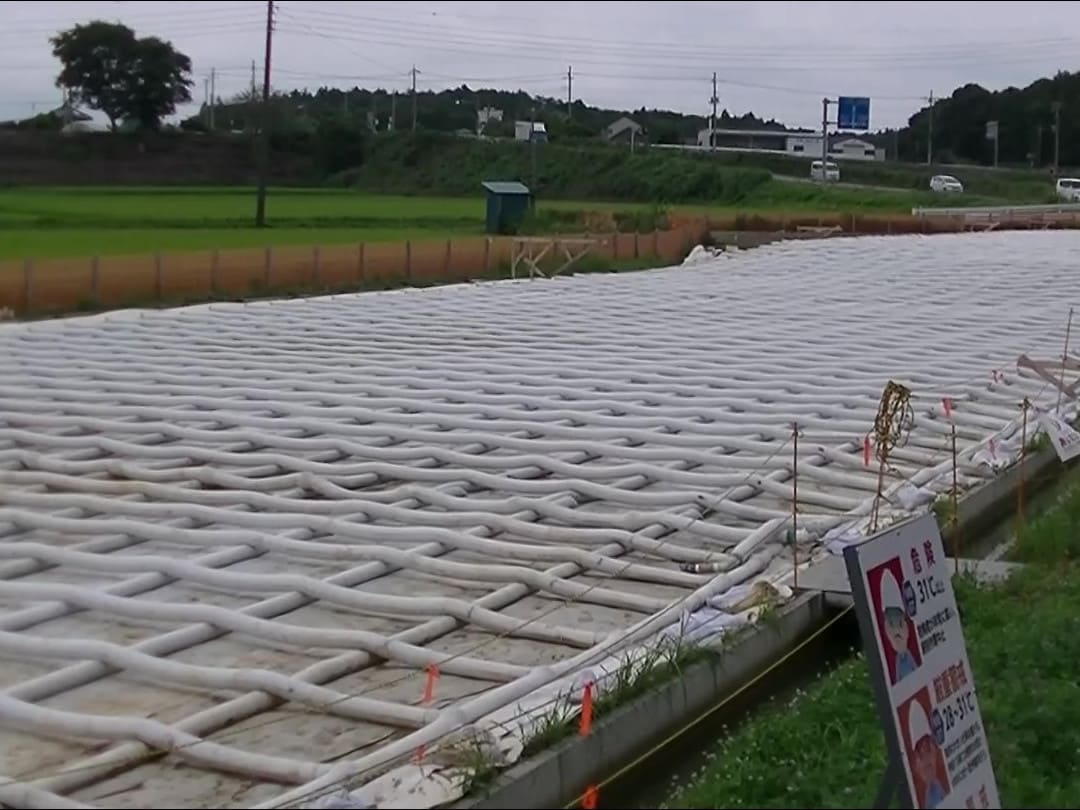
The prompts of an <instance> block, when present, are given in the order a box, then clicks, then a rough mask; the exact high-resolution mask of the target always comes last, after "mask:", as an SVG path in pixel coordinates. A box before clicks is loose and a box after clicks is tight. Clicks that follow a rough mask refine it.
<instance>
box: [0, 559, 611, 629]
mask: <svg viewBox="0 0 1080 810" xmlns="http://www.w3.org/2000/svg"><path fill="white" fill-rule="evenodd" d="M5 557H6V558H15V559H18V558H19V557H33V558H35V559H38V560H42V561H44V562H47V563H49V564H51V565H70V566H71V567H73V568H81V569H86V570H91V571H105V572H108V573H112V574H131V573H141V572H145V571H150V572H155V573H160V574H165V575H166V576H168V577H170V578H172V579H181V580H186V581H189V582H196V583H199V584H200V585H206V586H209V587H211V588H216V589H218V590H221V591H225V592H239V593H281V592H282V591H296V592H297V593H301V594H303V595H304V596H307V597H310V598H311V599H321V600H323V601H325V602H329V603H331V604H335V605H341V606H343V607H349V608H353V609H355V610H359V611H370V612H374V613H393V614H403V615H411V616H443V615H445V616H453V617H454V618H455V619H457V620H458V621H460V622H462V623H464V624H474V625H476V626H478V627H483V628H485V629H487V630H491V631H493V632H496V633H501V634H505V635H518V636H520V637H522V638H533V639H537V640H539V641H548V642H551V643H554V644H565V645H567V646H570V647H581V648H588V647H591V646H593V645H594V644H596V643H597V642H598V641H600V640H601V639H602V638H603V637H604V636H603V635H601V634H597V633H590V632H587V631H584V630H576V629H574V628H570V627H559V626H552V625H547V624H544V623H542V622H536V623H533V624H529V625H528V626H526V627H524V628H522V627H521V626H520V625H521V621H520V620H518V619H514V618H512V617H510V616H504V615H502V614H501V613H497V612H495V611H493V610H485V609H484V608H481V607H477V606H476V605H475V604H473V603H471V602H465V601H464V600H461V599H451V598H448V597H429V598H423V597H413V596H393V595H387V594H372V593H364V592H363V591H357V590H354V589H352V588H343V587H341V586H340V585H333V584H331V583H328V582H323V581H322V580H319V579H315V578H313V577H308V576H302V575H300V574H242V573H239V572H235V571H227V570H215V569H212V568H206V567H203V566H201V565H194V564H192V563H189V562H185V561H183V560H177V559H174V558H172V557H163V556H160V555H149V554H145V555H144V554H139V555H129V556H124V555H120V554H106V555H100V554H84V553H81V552H78V551H71V550H69V549H64V548H56V547H54V546H47V545H45V544H43V543H18V542H13V543H0V558H5Z"/></svg>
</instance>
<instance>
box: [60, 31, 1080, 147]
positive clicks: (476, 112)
mask: <svg viewBox="0 0 1080 810" xmlns="http://www.w3.org/2000/svg"><path fill="white" fill-rule="evenodd" d="M50 43H51V45H52V51H53V55H54V56H55V57H56V58H57V59H58V60H59V61H60V64H61V70H60V73H59V74H58V76H57V78H56V84H57V86H59V87H61V88H63V89H64V90H65V92H66V94H67V98H68V99H69V102H70V103H71V104H72V105H78V106H85V107H87V108H90V109H94V110H99V111H101V112H102V113H104V114H105V116H106V117H107V118H108V120H109V124H110V127H111V128H113V129H115V128H116V127H117V126H118V125H120V124H121V123H123V124H127V125H129V126H131V127H133V128H137V129H158V128H160V127H161V124H162V120H163V119H165V118H166V117H168V116H170V115H172V114H174V113H175V112H176V108H177V107H178V106H179V105H181V104H186V103H188V102H190V101H191V88H192V85H193V82H192V79H191V60H190V58H188V57H187V56H186V55H185V54H183V53H182V52H180V51H178V50H177V49H176V48H175V47H174V46H173V45H172V44H171V43H169V42H167V41H164V40H162V39H159V38H157V37H153V36H147V37H139V36H136V34H135V32H134V31H133V30H132V29H130V28H128V27H127V26H125V25H123V24H120V23H110V22H104V21H101V20H94V21H91V22H89V23H86V24H80V25H76V26H74V27H72V28H70V29H68V30H65V31H61V32H59V33H57V34H56V35H55V36H54V37H52V38H51V40H50ZM215 101H216V100H215ZM413 103H414V100H413V99H412V98H411V97H410V95H409V94H407V93H392V92H391V91H388V90H385V89H375V90H369V89H364V88H359V87H353V88H351V89H339V88H327V87H323V88H319V89H317V90H314V91H311V90H294V91H292V92H288V93H281V92H275V93H274V94H273V96H272V104H271V107H270V109H269V110H268V111H264V110H262V109H261V102H260V99H259V97H258V94H257V93H254V92H251V93H245V94H241V95H239V96H237V97H234V98H231V99H228V100H227V101H225V102H224V103H215V108H214V121H215V128H219V129H223V130H229V131H236V130H254V129H255V128H256V126H258V125H259V123H260V122H261V120H262V116H263V115H266V116H267V120H268V122H269V126H270V129H271V132H272V133H273V134H274V136H275V137H276V138H277V139H278V140H282V139H284V140H289V139H293V140H300V141H303V140H305V139H310V138H312V137H317V136H318V140H319V142H320V143H322V147H320V148H323V149H325V150H326V151H327V152H328V153H330V152H333V151H334V150H338V151H341V152H342V154H341V155H339V156H337V157H336V158H335V157H334V156H333V155H331V154H328V155H327V158H328V162H330V163H333V164H335V165H340V164H341V163H343V162H346V161H347V159H348V158H349V157H350V155H351V154H353V153H355V152H356V148H355V144H354V147H353V148H350V147H349V144H350V143H353V142H355V141H357V140H358V139H360V140H362V139H363V138H365V137H366V136H367V135H368V134H372V133H375V132H386V131H390V130H408V129H411V128H412V126H413V106H412V105H413ZM415 104H416V125H417V127H418V128H420V129H422V130H425V131H432V132H459V131H467V132H470V133H477V134H484V135H489V136H494V137H500V136H501V137H508V136H512V135H513V127H514V121H515V120H537V121H543V122H544V123H545V124H546V126H547V129H548V132H549V136H550V137H551V138H552V139H553V140H563V139H566V140H573V139H584V138H596V137H598V136H599V135H600V134H601V133H602V131H603V130H604V128H605V127H607V126H608V125H609V124H611V123H612V122H613V121H615V120H617V119H618V118H621V117H623V116H626V117H629V118H632V119H633V120H634V121H636V122H637V123H638V124H640V125H641V126H642V127H644V129H645V133H646V135H645V139H646V140H648V141H649V142H651V143H661V144H676V143H692V142H694V141H695V139H696V136H697V133H698V132H699V130H701V129H703V128H705V127H706V126H707V125H708V119H707V118H705V117H704V116H700V115H686V114H683V113H679V112H674V111H670V110H658V109H649V108H644V107H642V108H639V109H636V110H618V109H611V108H603V107H594V106H591V105H589V104H586V103H584V102H583V101H581V100H575V101H573V103H572V104H569V105H568V104H567V102H566V100H565V99H558V98H553V97H548V96H542V95H539V96H534V95H531V94H529V93H527V92H525V91H523V90H516V91H511V90H499V89H492V88H479V89H474V88H470V87H469V86H468V85H464V84H463V85H461V86H460V87H455V88H449V89H446V90H440V91H430V90H429V91H420V92H419V93H418V94H417V96H416V99H415ZM486 108H493V109H496V110H500V111H501V113H502V119H501V120H489V121H488V122H487V123H486V124H485V125H484V126H483V127H479V128H478V122H479V120H480V112H481V110H484V109H486ZM931 118H932V119H933V125H932V133H933V135H932V137H933V153H934V158H935V162H939V163H948V162H957V163H975V164H990V163H992V162H993V158H994V142H993V141H992V140H989V139H988V138H987V137H986V136H987V123H988V122H990V121H997V122H998V133H999V134H998V137H999V143H998V159H999V161H1000V163H1001V164H1003V165H1028V166H1048V165H1050V164H1052V162H1053V161H1054V157H1055V143H1056V144H1057V151H1058V162H1059V163H1060V165H1080V142H1078V141H1077V140H1076V139H1075V137H1074V136H1075V134H1077V133H1080V73H1069V72H1065V71H1062V72H1059V73H1057V74H1056V75H1055V76H1054V77H1052V78H1043V79H1039V80H1038V81H1035V82H1033V83H1032V84H1030V85H1028V86H1027V87H1024V88H1022V89H1021V88H1016V87H1009V88H1007V89H1005V90H1001V91H990V90H987V89H985V88H983V87H981V86H979V85H977V84H967V85H964V86H963V87H959V88H957V89H956V90H955V91H953V93H952V94H951V95H950V96H948V97H945V98H941V99H938V100H936V101H935V102H934V105H933V111H932V113H931V110H930V107H929V106H926V107H923V108H922V109H920V110H918V111H917V112H915V113H914V114H913V115H912V116H911V117H910V118H909V120H908V124H907V126H906V127H903V128H901V129H899V130H896V131H886V132H878V133H875V134H873V135H870V136H868V137H869V139H871V140H873V141H875V142H876V143H878V145H880V146H884V147H885V148H886V149H888V150H889V151H890V152H891V153H892V154H895V155H897V156H898V157H899V158H900V159H902V160H908V161H914V162H921V161H923V160H925V158H926V155H927V146H928V141H929V138H930V136H931V135H930V133H931ZM207 124H208V116H207V115H206V110H205V109H204V110H203V111H201V112H200V113H199V114H198V115H196V116H193V117H191V118H189V119H187V120H185V121H184V122H182V124H181V126H182V128H185V129H194V130H198V129H205V128H206V127H207ZM718 125H719V126H721V127H725V128H733V129H777V130H782V129H784V126H783V125H782V124H781V123H779V122H777V121H775V120H771V119H770V120H764V119H762V118H759V117H757V116H755V115H754V114H753V113H747V114H745V115H742V116H732V115H731V114H729V113H728V111H727V110H724V111H722V112H721V113H720V120H719V122H718ZM1055 136H1056V138H1055Z"/></svg>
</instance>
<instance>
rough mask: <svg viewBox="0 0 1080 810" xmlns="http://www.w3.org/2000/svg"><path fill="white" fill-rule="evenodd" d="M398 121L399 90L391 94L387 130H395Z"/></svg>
mask: <svg viewBox="0 0 1080 810" xmlns="http://www.w3.org/2000/svg"><path fill="white" fill-rule="evenodd" d="M396 121H397V90H395V91H394V92H393V93H391V95H390V120H389V121H387V122H386V131H387V132H393V131H394V124H395V122H396Z"/></svg>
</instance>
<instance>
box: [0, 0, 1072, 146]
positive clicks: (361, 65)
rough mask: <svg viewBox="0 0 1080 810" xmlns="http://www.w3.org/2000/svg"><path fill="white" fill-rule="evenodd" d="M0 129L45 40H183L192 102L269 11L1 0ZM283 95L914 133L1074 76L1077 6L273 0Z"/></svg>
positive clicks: (237, 82)
mask: <svg viewBox="0 0 1080 810" xmlns="http://www.w3.org/2000/svg"><path fill="white" fill-rule="evenodd" d="M0 7H2V12H3V19H4V22H5V27H4V30H3V31H0V46H3V55H2V56H0V71H2V72H3V74H4V81H3V82H2V83H0V86H2V88H3V89H2V90H0V118H8V117H21V116H25V115H29V114H30V113H31V112H32V111H33V109H35V108H36V109H38V110H39V111H40V109H44V108H45V107H47V106H55V104H56V103H58V102H59V91H57V90H56V88H55V87H54V86H53V77H54V76H55V73H56V65H55V63H54V60H53V59H52V56H51V53H50V47H49V44H48V37H49V36H50V35H51V34H52V33H53V32H55V31H56V30H58V29H61V28H64V27H67V26H70V25H72V24H74V23H76V22H83V21H86V20H89V19H92V18H95V17H102V18H105V19H117V20H121V21H123V22H125V23H127V24H129V25H131V26H132V27H133V28H135V29H136V31H138V32H139V33H142V34H155V35H158V36H162V37H165V38H167V39H170V40H172V41H173V43H174V44H175V45H176V46H177V47H178V48H179V49H181V50H182V51H184V52H185V53H187V54H188V55H189V56H191V58H192V60H193V63H194V68H195V73H196V88H195V90H196V92H195V95H196V98H197V99H198V100H200V101H201V99H202V95H203V80H204V79H205V78H207V77H208V75H209V73H210V70H211V68H214V69H215V76H216V80H217V81H216V84H217V88H218V94H219V95H221V96H229V95H232V94H233V93H235V92H238V91H239V90H241V89H244V88H245V87H247V86H248V85H249V84H250V82H251V65H252V62H253V61H254V62H256V63H257V64H258V66H259V70H258V71H257V72H258V74H259V79H258V80H260V81H261V62H262V55H263V27H264V21H265V11H266V4H265V3H262V2H255V0H247V1H244V0H239V1H238V2H189V3H184V4H182V5H166V4H160V3H152V2H94V1H89V2H55V3H33V4H30V3H17V2H4V3H0ZM277 8H278V11H277V30H276V33H275V39H274V67H275V73H274V85H275V86H276V87H279V88H282V89H292V88H298V87H305V86H307V87H316V86H319V85H321V84H325V85H330V86H341V87H346V86H352V85H361V86H369V87H370V86H383V87H388V88H396V89H398V90H402V91H405V90H407V89H408V87H409V86H410V81H411V79H410V75H409V71H410V69H411V68H412V66H413V65H416V67H417V68H418V70H419V71H420V72H419V73H418V86H419V87H420V88H421V89H437V88H440V87H446V86H452V85H458V84H461V83H462V82H467V83H469V84H470V85H471V86H481V85H485V86H497V87H503V88H509V89H516V88H518V87H520V88H523V89H525V90H527V91H529V92H532V93H542V94H544V95H549V96H556V97H563V96H565V94H566V91H567V80H566V73H567V68H568V67H569V66H571V65H572V66H573V73H574V80H573V91H574V95H575V97H576V98H582V99H583V100H585V101H586V102H589V103H592V104H598V105H603V106H609V107H623V108H629V109H636V108H639V107H642V106H646V107H661V108H668V109H676V110H680V111H683V112H688V113H697V114H705V113H707V111H708V108H709V104H708V99H709V97H710V95H711V92H712V88H711V78H712V73H713V71H715V72H716V73H717V77H718V82H719V96H720V103H721V106H723V107H725V108H727V109H728V110H729V111H731V112H733V113H735V114H741V113H744V112H747V111H753V112H755V113H756V114H758V115H760V116H764V117H766V118H777V119H779V120H782V121H784V122H786V123H788V124H791V125H801V126H818V125H820V121H821V99H822V97H823V96H824V95H829V96H835V95H839V94H851V95H868V96H870V97H871V98H872V99H873V101H872V112H871V115H872V120H871V123H872V125H873V126H874V127H875V128H878V127H885V126H896V125H900V124H903V123H904V122H906V120H907V118H908V116H909V115H911V114H912V113H913V112H914V111H915V110H916V109H918V108H919V106H921V104H922V101H921V99H922V98H923V97H925V96H926V95H927V94H928V93H929V92H930V91H931V90H933V91H934V92H935V93H936V94H938V95H944V94H946V93H949V92H951V91H952V90H953V89H954V88H956V87H958V86H960V85H963V84H965V83H968V82H978V83H980V84H983V85H984V86H987V87H990V88H1001V87H1006V86H1009V85H1017V86H1023V85H1025V84H1027V83H1029V82H1031V81H1033V80H1034V79H1036V78H1038V77H1040V76H1045V75H1052V74H1053V73H1054V72H1056V71H1057V70H1059V69H1066V70H1069V69H1073V68H1074V67H1077V65H1075V63H1074V57H1073V53H1075V52H1077V41H1076V39H1073V38H1069V37H1065V36H1062V34H1061V32H1063V31H1073V30H1078V28H1080V26H1078V23H1080V6H1076V5H1073V4H1069V3H1050V2H1043V3H1025V4H1000V3H981V2H980V3H967V2H953V3H948V2H936V3H923V2H876V3H870V2H866V3H854V2H852V3H835V2H824V3H818V2H742V3H739V2H733V3H704V2H701V3H699V2H668V3H656V2H623V3H619V4H612V3H600V2H528V1H526V2H407V3H406V2H397V3H395V2H365V3H351V2H328V3H318V4H316V3H308V2H299V0H283V1H282V2H280V3H278V4H277Z"/></svg>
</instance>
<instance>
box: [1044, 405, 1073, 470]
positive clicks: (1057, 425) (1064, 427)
mask: <svg viewBox="0 0 1080 810" xmlns="http://www.w3.org/2000/svg"><path fill="white" fill-rule="evenodd" d="M1036 418H1037V419H1038V420H1039V426H1040V427H1041V428H1042V429H1043V430H1045V431H1046V435H1048V436H1049V437H1050V442H1051V444H1053V445H1054V450H1055V451H1056V452H1057V454H1058V458H1059V459H1061V461H1062V462H1065V461H1071V460H1072V459H1074V458H1076V457H1077V456H1078V455H1080V433H1077V432H1076V429H1075V428H1073V426H1072V425H1070V424H1069V423H1068V422H1066V421H1065V420H1064V419H1062V418H1061V417H1060V416H1058V415H1057V414H1056V413H1051V412H1050V411H1044V410H1039V409H1037V410H1036Z"/></svg>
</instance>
